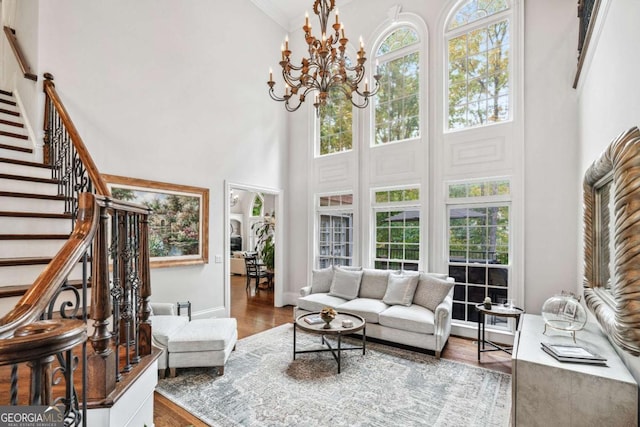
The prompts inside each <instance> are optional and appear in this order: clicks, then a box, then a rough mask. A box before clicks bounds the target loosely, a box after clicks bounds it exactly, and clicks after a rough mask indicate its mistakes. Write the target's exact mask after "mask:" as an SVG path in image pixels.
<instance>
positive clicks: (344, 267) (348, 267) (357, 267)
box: [336, 265, 362, 271]
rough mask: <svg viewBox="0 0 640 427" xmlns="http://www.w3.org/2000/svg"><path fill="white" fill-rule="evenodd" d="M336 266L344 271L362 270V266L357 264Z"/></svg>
mask: <svg viewBox="0 0 640 427" xmlns="http://www.w3.org/2000/svg"><path fill="white" fill-rule="evenodd" d="M336 268H341V269H343V270H346V271H362V267H361V266H359V265H338V266H336Z"/></svg>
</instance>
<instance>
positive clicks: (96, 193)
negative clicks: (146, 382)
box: [0, 74, 152, 425]
mask: <svg viewBox="0 0 640 427" xmlns="http://www.w3.org/2000/svg"><path fill="white" fill-rule="evenodd" d="M45 78H46V80H45V82H44V92H45V97H46V99H45V123H44V130H45V136H44V139H45V147H46V160H47V161H48V163H49V164H50V165H51V167H52V174H53V177H54V178H56V179H58V180H59V181H60V182H61V184H60V186H59V191H60V194H62V195H64V196H65V198H66V199H67V204H66V207H65V210H67V212H69V213H71V214H72V217H73V219H74V221H73V231H72V233H71V235H70V238H69V240H68V241H67V242H66V243H65V244H64V246H63V247H62V249H61V250H60V251H59V252H58V254H57V255H56V256H55V257H54V258H53V260H52V261H51V262H50V264H49V265H48V266H47V267H46V268H45V269H44V271H43V272H42V273H41V274H40V276H38V278H37V279H36V281H35V282H34V283H33V285H32V286H31V287H30V288H29V290H28V291H27V292H26V293H25V294H24V295H23V296H22V298H21V299H20V301H19V302H18V303H17V305H16V306H15V307H14V308H13V309H12V310H11V311H10V312H9V313H8V314H7V315H5V316H4V317H3V318H1V319H0V338H4V339H0V366H2V365H12V374H11V393H10V395H11V396H10V401H9V402H7V403H4V404H11V405H16V404H22V405H24V404H43V405H56V404H62V405H64V408H65V409H64V410H65V412H64V415H65V425H86V410H87V407H88V406H91V407H99V406H101V405H102V406H104V405H106V406H110V405H112V404H113V400H114V397H113V394H114V393H116V392H118V390H119V389H123V388H124V389H126V387H120V388H119V386H118V383H119V382H124V381H123V380H124V379H126V378H127V373H129V372H131V371H132V370H133V369H134V367H135V366H136V364H138V363H139V362H141V360H142V359H143V358H144V357H145V356H149V355H151V354H152V345H151V323H150V320H149V315H150V313H151V309H150V305H149V299H150V296H151V284H150V269H149V243H148V233H149V227H148V216H149V214H150V213H151V210H150V209H148V208H147V207H145V206H143V205H138V204H134V203H130V202H125V201H121V200H116V199H113V198H112V197H111V195H110V192H109V189H108V187H107V186H106V184H105V182H104V180H103V179H102V177H101V175H100V173H99V172H98V169H97V167H96V165H95V163H94V162H93V160H92V159H91V156H90V155H89V152H88V150H87V149H86V146H85V145H84V143H83V141H82V139H81V138H80V136H79V134H78V131H77V129H76V128H75V126H74V125H73V122H72V121H71V119H70V118H69V114H68V113H67V111H66V109H65V108H64V105H63V104H62V102H61V100H60V98H59V96H58V95H57V93H56V90H55V86H54V85H53V81H52V76H51V75H49V74H46V75H45ZM78 265H80V266H81V268H82V286H81V287H80V289H76V286H73V285H72V284H71V283H70V281H69V279H68V278H69V276H70V274H71V273H72V271H73V270H74V269H76V268H78ZM89 288H90V291H91V298H90V302H89V298H88V292H89ZM78 322H79V323H78ZM87 330H92V333H91V335H90V337H88V338H87ZM87 341H88V342H89V343H90V344H91V346H90V348H88V347H87V345H86V343H87ZM28 348H31V349H33V350H32V351H26V352H24V354H19V353H18V352H20V349H28ZM22 362H29V363H28V366H29V369H30V370H31V380H30V391H29V398H28V400H27V401H25V400H24V397H23V398H22V400H21V399H20V393H19V391H20V389H19V387H18V383H19V382H20V381H19V378H20V376H19V375H18V367H19V365H18V364H21V365H20V366H22ZM78 368H81V375H80V376H79V381H77V380H78V377H77V376H75V377H74V371H75V370H77V369H78ZM60 376H62V377H63V378H64V379H65V385H64V392H63V393H62V396H59V397H55V394H56V390H58V389H59V388H60V387H61V386H57V385H56V384H57V383H58V382H60V378H59V377H60ZM78 383H80V384H78Z"/></svg>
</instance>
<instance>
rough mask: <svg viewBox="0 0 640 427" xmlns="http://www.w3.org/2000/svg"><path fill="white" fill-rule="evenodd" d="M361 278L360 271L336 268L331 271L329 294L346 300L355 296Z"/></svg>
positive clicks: (356, 295)
mask: <svg viewBox="0 0 640 427" xmlns="http://www.w3.org/2000/svg"><path fill="white" fill-rule="evenodd" d="M361 280H362V271H348V270H344V269H342V268H336V269H335V271H334V272H333V281H332V282H331V289H330V290H329V295H331V296H334V297H339V298H344V299H346V300H352V299H354V298H357V297H358V291H359V290H360V282H361Z"/></svg>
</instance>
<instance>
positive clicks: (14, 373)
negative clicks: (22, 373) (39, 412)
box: [11, 363, 18, 406]
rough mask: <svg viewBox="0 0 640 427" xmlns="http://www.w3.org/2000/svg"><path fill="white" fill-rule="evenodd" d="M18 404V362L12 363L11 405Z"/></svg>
mask: <svg viewBox="0 0 640 427" xmlns="http://www.w3.org/2000/svg"><path fill="white" fill-rule="evenodd" d="M17 404H18V364H17V363H14V364H13V365H11V405H12V406H15V405H17Z"/></svg>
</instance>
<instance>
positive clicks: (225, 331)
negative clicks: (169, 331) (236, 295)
mask: <svg viewBox="0 0 640 427" xmlns="http://www.w3.org/2000/svg"><path fill="white" fill-rule="evenodd" d="M237 329H238V328H237V323H236V319H234V318H224V319H198V320H193V321H191V322H189V323H188V324H187V325H185V326H184V327H183V328H182V329H180V330H179V331H177V332H176V333H174V334H173V335H172V336H171V337H170V338H169V354H171V353H185V352H193V351H221V350H224V349H225V348H226V347H227V345H228V344H229V343H230V342H231V341H232V340H233V339H234V338H235V334H236V330H237Z"/></svg>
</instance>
